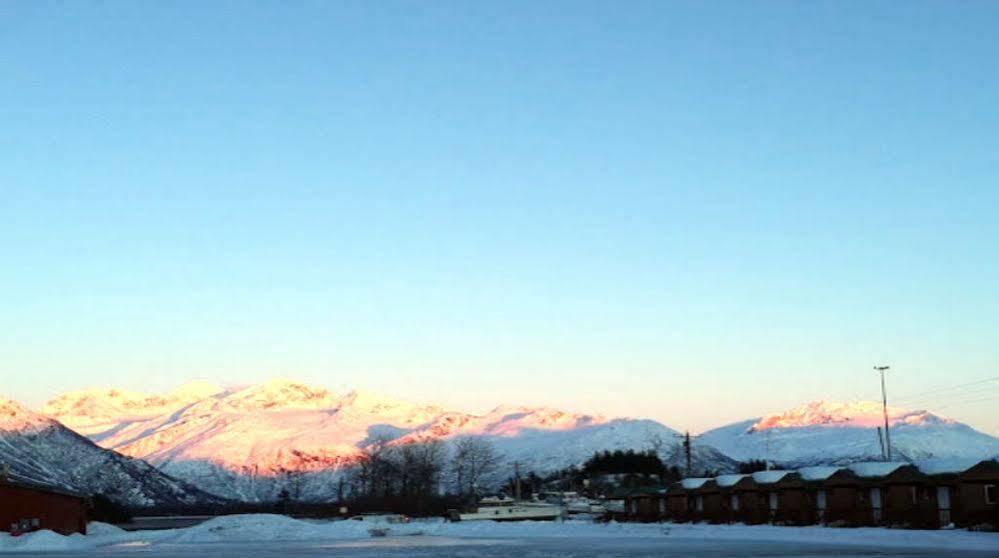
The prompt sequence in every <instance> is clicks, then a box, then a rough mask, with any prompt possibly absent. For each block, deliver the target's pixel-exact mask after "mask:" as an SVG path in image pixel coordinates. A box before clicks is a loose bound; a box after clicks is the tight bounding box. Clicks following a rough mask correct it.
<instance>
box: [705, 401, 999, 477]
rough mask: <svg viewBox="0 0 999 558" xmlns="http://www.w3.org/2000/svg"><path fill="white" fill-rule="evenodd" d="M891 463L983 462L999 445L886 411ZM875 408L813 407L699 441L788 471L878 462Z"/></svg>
mask: <svg viewBox="0 0 999 558" xmlns="http://www.w3.org/2000/svg"><path fill="white" fill-rule="evenodd" d="M888 418H889V425H890V427H891V432H890V434H891V445H892V452H893V454H894V457H896V458H898V459H902V460H916V459H929V458H938V457H962V458H972V459H985V458H989V457H992V456H994V455H996V454H997V453H999V439H997V438H994V437H992V436H989V435H988V434H985V433H982V432H979V431H977V430H975V429H973V428H971V427H970V426H967V425H965V424H961V423H959V422H956V421H954V420H952V419H948V418H944V417H941V416H938V415H935V414H933V413H930V412H928V411H923V410H916V411H909V410H905V409H900V408H897V407H889V408H888ZM883 425H884V418H883V414H882V406H881V403H879V402H872V401H860V402H852V403H836V402H828V401H816V402H812V403H808V404H806V405H802V406H800V407H796V408H794V409H790V410H788V411H785V412H782V413H775V414H770V415H767V416H765V417H760V418H755V419H750V420H747V421H743V422H737V423H734V424H730V425H727V426H723V427H721V428H716V429H714V430H710V431H708V432H705V433H704V434H702V435H701V436H700V441H701V442H703V443H705V444H708V445H710V446H713V447H716V448H718V449H719V450H721V451H722V452H724V453H725V454H727V455H729V456H731V457H733V458H735V459H738V460H748V459H770V460H771V461H774V462H777V463H781V464H783V465H786V466H789V467H800V466H808V465H820V464H842V463H847V462H852V461H870V460H879V459H881V445H880V442H879V440H878V432H877V428H878V427H879V426H883Z"/></svg>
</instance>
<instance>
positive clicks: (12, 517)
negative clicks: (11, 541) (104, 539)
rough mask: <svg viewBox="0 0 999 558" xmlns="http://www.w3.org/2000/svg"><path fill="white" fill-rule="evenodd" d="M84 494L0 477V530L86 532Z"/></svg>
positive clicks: (13, 531) (86, 503) (85, 502)
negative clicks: (0, 478)
mask: <svg viewBox="0 0 999 558" xmlns="http://www.w3.org/2000/svg"><path fill="white" fill-rule="evenodd" d="M87 505H88V502H87V498H86V497H84V496H82V495H79V494H74V493H71V492H67V491H64V490H60V489H57V488H52V487H47V486H41V485H35V484H31V483H24V482H18V481H12V480H0V531H8V532H11V533H24V532H29V531H38V530H41V529H48V530H50V531H55V532H56V533H61V534H63V535H68V534H70V533H80V534H84V535H85V534H87Z"/></svg>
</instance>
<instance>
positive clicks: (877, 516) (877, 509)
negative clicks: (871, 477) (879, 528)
mask: <svg viewBox="0 0 999 558" xmlns="http://www.w3.org/2000/svg"><path fill="white" fill-rule="evenodd" d="M871 512H872V515H873V516H874V521H875V522H876V523H880V522H881V489H880V488H872V489H871Z"/></svg>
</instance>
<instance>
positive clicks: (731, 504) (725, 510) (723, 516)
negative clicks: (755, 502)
mask: <svg viewBox="0 0 999 558" xmlns="http://www.w3.org/2000/svg"><path fill="white" fill-rule="evenodd" d="M747 478H749V475H743V474H735V475H719V476H718V477H715V486H716V487H717V488H718V497H719V507H720V510H719V512H718V517H717V523H735V522H737V521H741V520H742V519H741V518H740V516H739V513H740V511H741V510H742V501H741V500H740V498H739V493H738V492H737V491H736V486H737V485H738V484H739V483H740V482H744V481H745V480H746V479H747ZM750 482H752V479H750Z"/></svg>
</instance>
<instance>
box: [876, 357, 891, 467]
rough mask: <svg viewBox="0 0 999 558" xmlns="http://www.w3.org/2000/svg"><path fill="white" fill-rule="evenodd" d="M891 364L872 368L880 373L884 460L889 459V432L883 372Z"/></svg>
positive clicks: (889, 367)
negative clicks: (883, 425) (883, 419)
mask: <svg viewBox="0 0 999 558" xmlns="http://www.w3.org/2000/svg"><path fill="white" fill-rule="evenodd" d="M890 369H891V366H875V367H874V370H876V371H878V372H880V373H881V409H882V411H883V412H884V417H885V449H886V451H885V457H886V461H891V434H889V433H888V391H887V390H886V389H885V372H886V371H888V370H890Z"/></svg>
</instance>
